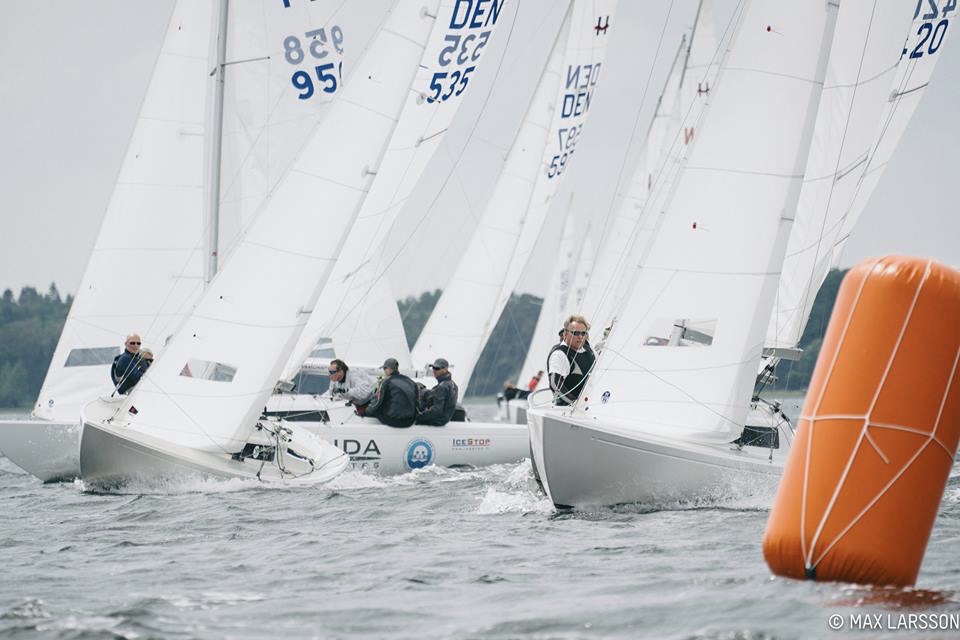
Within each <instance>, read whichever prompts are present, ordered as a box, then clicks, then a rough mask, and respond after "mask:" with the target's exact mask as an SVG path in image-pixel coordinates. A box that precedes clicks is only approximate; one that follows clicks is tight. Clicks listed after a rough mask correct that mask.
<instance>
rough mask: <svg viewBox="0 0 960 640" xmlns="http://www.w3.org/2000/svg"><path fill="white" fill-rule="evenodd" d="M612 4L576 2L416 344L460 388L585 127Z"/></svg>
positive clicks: (418, 360)
mask: <svg viewBox="0 0 960 640" xmlns="http://www.w3.org/2000/svg"><path fill="white" fill-rule="evenodd" d="M615 8H616V2H615V0H602V1H594V2H587V1H580V0H575V1H574V2H573V4H572V5H571V7H570V9H569V13H568V15H567V17H566V19H565V20H564V23H563V25H562V27H561V31H560V34H559V35H558V37H557V41H556V44H555V45H554V50H553V52H552V54H551V56H550V59H549V61H548V63H547V67H546V69H545V71H544V73H543V74H542V76H541V78H540V82H539V83H538V85H537V89H536V91H535V93H534V96H533V99H532V101H531V103H530V106H529V107H528V108H527V112H526V114H525V116H524V121H523V123H522V124H521V127H520V131H519V133H518V135H517V138H516V139H515V140H514V142H513V144H512V146H511V148H510V152H509V154H508V155H507V160H506V163H505V165H504V169H503V171H502V172H501V174H500V177H499V178H498V180H497V184H496V186H495V187H494V189H493V193H492V195H491V196H490V200H489V201H488V203H487V206H486V208H485V209H484V212H483V214H482V215H481V218H480V223H479V225H478V227H477V230H476V231H475V233H474V235H473V237H472V239H471V242H470V245H469V247H468V248H467V250H466V252H465V253H464V255H463V256H462V257H461V259H460V262H459V264H458V266H457V270H456V272H455V274H454V275H453V278H452V279H451V281H450V283H449V284H448V285H447V287H446V289H445V290H444V293H443V295H441V297H440V300H439V301H438V302H437V306H436V308H435V309H434V311H433V313H432V314H431V316H430V319H429V320H428V321H427V324H426V326H425V327H424V329H423V332H422V333H421V334H420V338H419V339H418V341H417V344H416V346H415V347H414V350H413V361H414V365H415V366H423V365H425V364H426V363H428V362H431V361H432V360H433V359H434V358H435V357H437V356H441V355H442V356H443V357H444V358H447V359H448V360H449V361H450V362H451V364H452V365H453V366H454V367H455V369H454V371H455V372H456V377H457V380H458V384H459V385H460V388H461V392H462V393H466V389H467V386H468V385H469V382H470V377H471V375H472V374H473V369H474V366H475V365H476V362H477V359H478V358H479V357H480V352H481V350H482V349H483V345H484V344H485V343H486V341H487V340H488V339H489V337H490V333H491V332H492V331H493V327H494V326H495V324H496V321H497V318H498V317H499V316H500V314H501V312H502V311H503V309H504V307H505V306H506V303H507V302H508V300H509V298H510V294H511V293H512V291H513V289H514V287H515V286H516V283H517V280H519V278H520V275H521V274H522V272H523V269H524V267H525V266H526V263H527V260H528V258H529V256H530V253H531V251H532V249H533V246H534V244H535V243H536V240H537V237H538V236H539V235H540V231H541V229H542V227H543V224H544V221H545V219H546V215H547V211H548V210H549V208H550V204H551V202H552V200H553V196H554V194H555V193H556V190H557V188H558V185H559V182H560V179H561V177H562V176H563V175H564V172H565V170H566V168H567V167H568V166H569V163H570V162H571V161H572V157H573V154H574V150H575V149H576V145H577V142H578V140H579V139H580V137H581V136H582V135H583V129H584V126H585V123H586V119H587V115H588V113H589V108H590V104H591V102H592V100H593V99H594V98H595V94H596V90H597V87H598V84H599V81H600V77H601V75H602V73H601V70H602V66H603V59H604V55H605V53H606V47H607V42H608V41H609V38H610V37H611V36H610V34H611V33H612V30H611V29H612V28H613V26H612V24H613V23H614V22H615V20H614V19H613V18H614V16H613V13H614V10H615Z"/></svg>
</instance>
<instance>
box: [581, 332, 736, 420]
mask: <svg viewBox="0 0 960 640" xmlns="http://www.w3.org/2000/svg"><path fill="white" fill-rule="evenodd" d="M607 350H608V351H609V352H610V353H613V354H616V355H617V356H619V357H620V358H622V359H623V360H626V361H627V362H629V363H630V364H632V365H633V366H634V367H636V368H637V369H640V370H641V371H642V372H645V373H647V374H648V375H650V376H651V377H653V378H656V379H657V380H659V381H660V382H662V383H663V384H664V385H666V386H668V387H672V388H673V389H675V390H677V391H679V392H680V393H681V394H682V395H684V396H686V397H687V398H689V399H690V400H691V401H692V402H693V404H695V405H697V406H698V407H702V408H704V409H706V410H707V411H709V412H710V413H712V414H714V415H715V416H717V417H718V418H720V420H721V421H723V422H729V423H730V424H731V425H733V426H734V427H742V426H743V425H740V424H738V423H737V422H735V421H733V420H731V419H730V418H728V417H727V416H725V415H724V414H722V413H720V412H719V411H717V410H716V409H714V408H713V407H712V406H711V404H718V403H707V402H704V401H702V400H700V399H698V398H695V397H694V396H693V395H691V394H690V393H689V392H688V391H686V390H685V389H683V388H682V387H681V386H680V385H678V384H675V383H673V382H670V381H669V380H667V379H665V378H663V377H662V376H659V375H657V374H656V373H654V372H653V371H652V370H651V369H648V368H647V367H645V366H643V365H642V364H641V363H639V362H635V361H633V360H631V359H630V358H628V357H626V356H625V355H623V354H622V353H620V352H619V351H616V350H614V349H610V348H609V347H608V348H607ZM744 362H749V360H746V361H744ZM581 395H583V394H581ZM577 400H578V405H579V398H578V399H577ZM734 406H736V405H734Z"/></svg>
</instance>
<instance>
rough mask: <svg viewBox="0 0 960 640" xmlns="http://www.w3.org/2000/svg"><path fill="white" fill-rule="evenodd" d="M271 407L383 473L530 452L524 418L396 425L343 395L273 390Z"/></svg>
mask: <svg viewBox="0 0 960 640" xmlns="http://www.w3.org/2000/svg"><path fill="white" fill-rule="evenodd" d="M267 409H268V412H269V413H270V414H273V415H276V416H278V417H280V416H282V417H284V419H285V420H286V421H289V422H292V423H293V424H296V425H298V426H301V427H304V428H305V429H307V430H309V431H310V432H311V433H315V434H317V435H318V436H320V437H321V438H323V439H324V440H327V441H328V442H332V443H333V444H335V445H336V446H337V447H339V448H340V449H342V450H343V451H344V452H345V453H347V454H349V455H350V459H351V463H350V464H351V467H352V468H355V469H361V470H368V471H373V472H375V473H379V474H381V475H396V474H400V473H407V472H409V471H411V470H412V469H419V468H421V467H425V466H427V465H429V464H435V465H439V466H443V467H482V466H486V465H491V464H507V463H514V462H518V461H520V460H523V459H524V458H526V457H528V456H529V455H530V437H529V434H528V432H527V426H526V425H525V424H524V425H516V424H504V423H499V422H449V423H447V424H446V425H445V426H442V427H429V426H424V425H414V426H412V427H409V428H407V429H395V428H393V427H388V426H387V425H385V424H382V423H380V421H378V420H376V419H375V418H361V417H360V416H358V415H356V413H355V412H354V410H353V407H352V406H349V405H346V404H345V403H344V402H342V401H331V400H330V399H329V398H324V397H317V396H300V395H288V396H275V397H274V398H271V400H270V403H269V404H268V406H267ZM322 418H325V419H326V421H324V420H323V419H322Z"/></svg>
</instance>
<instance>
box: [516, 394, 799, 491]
mask: <svg viewBox="0 0 960 640" xmlns="http://www.w3.org/2000/svg"><path fill="white" fill-rule="evenodd" d="M528 415H529V419H530V433H531V450H532V455H533V461H534V464H535V465H536V468H537V470H538V471H539V474H540V478H541V481H542V484H543V487H544V490H545V491H546V492H547V495H548V496H549V497H550V499H551V500H552V501H553V503H554V504H555V505H557V506H558V507H573V508H588V507H594V506H603V505H617V504H644V505H663V504H670V503H673V502H677V501H683V502H686V501H698V500H711V499H720V498H728V497H732V496H737V495H742V494H750V493H755V492H757V491H758V489H762V488H765V487H770V486H771V484H775V483H776V482H777V479H778V477H779V476H780V474H781V473H782V471H783V462H784V460H785V458H786V451H784V450H782V449H773V450H771V449H766V448H760V447H742V448H738V447H737V446H735V445H732V444H702V443H694V442H678V441H667V440H661V439H658V438H655V437H649V438H640V437H636V436H631V437H628V436H625V435H621V434H615V433H610V432H607V431H604V430H601V429H598V428H596V427H593V426H591V425H590V424H589V423H585V421H580V420H575V419H572V418H570V417H569V416H562V415H561V414H560V413H559V411H557V410H546V411H544V410H532V411H531V412H529V414H528Z"/></svg>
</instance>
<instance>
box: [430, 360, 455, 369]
mask: <svg viewBox="0 0 960 640" xmlns="http://www.w3.org/2000/svg"><path fill="white" fill-rule="evenodd" d="M430 368H431V369H449V368H450V363H449V362H447V359H446V358H437V359H436V360H434V361H433V364H431V365H430Z"/></svg>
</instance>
